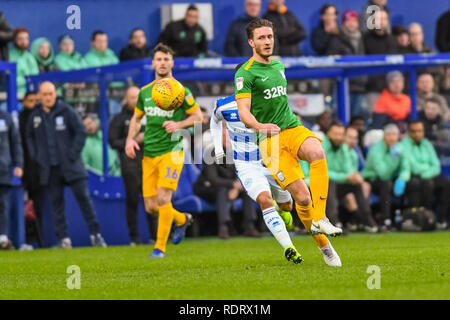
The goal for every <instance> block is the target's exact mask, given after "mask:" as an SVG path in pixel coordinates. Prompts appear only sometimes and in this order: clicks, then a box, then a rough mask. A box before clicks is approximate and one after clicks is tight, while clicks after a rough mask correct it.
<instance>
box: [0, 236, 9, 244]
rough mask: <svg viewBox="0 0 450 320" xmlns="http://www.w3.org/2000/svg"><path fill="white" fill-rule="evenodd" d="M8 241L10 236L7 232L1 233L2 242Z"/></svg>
mask: <svg viewBox="0 0 450 320" xmlns="http://www.w3.org/2000/svg"><path fill="white" fill-rule="evenodd" d="M6 241H8V236H7V235H6V234H0V243H2V242H6Z"/></svg>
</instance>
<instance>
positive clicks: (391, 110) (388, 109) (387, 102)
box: [372, 71, 411, 132]
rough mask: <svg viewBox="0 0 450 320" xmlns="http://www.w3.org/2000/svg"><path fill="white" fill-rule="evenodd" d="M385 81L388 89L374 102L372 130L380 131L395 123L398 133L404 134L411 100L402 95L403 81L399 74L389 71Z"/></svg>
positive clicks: (401, 75)
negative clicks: (398, 129)
mask: <svg viewBox="0 0 450 320" xmlns="http://www.w3.org/2000/svg"><path fill="white" fill-rule="evenodd" d="M386 80H387V83H388V88H387V89H385V90H383V92H382V94H381V96H380V98H379V99H378V100H377V101H376V102H375V106H374V114H373V122H372V128H373V129H381V128H382V127H384V126H385V125H386V124H388V123H396V124H397V126H398V127H399V128H400V131H401V132H405V131H406V122H407V121H408V120H409V116H410V113H411V99H410V98H409V96H407V95H406V94H404V93H403V89H404V88H405V79H404V77H403V74H402V73H401V72H399V71H391V72H389V73H388V74H387V76H386Z"/></svg>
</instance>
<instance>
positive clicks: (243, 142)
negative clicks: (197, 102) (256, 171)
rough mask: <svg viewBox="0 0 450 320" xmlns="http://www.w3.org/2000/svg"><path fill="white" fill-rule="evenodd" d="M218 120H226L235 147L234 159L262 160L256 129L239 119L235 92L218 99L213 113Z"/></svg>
mask: <svg viewBox="0 0 450 320" xmlns="http://www.w3.org/2000/svg"><path fill="white" fill-rule="evenodd" d="M212 117H214V118H215V119H214V120H216V122H220V121H221V120H225V121H226V123H227V129H228V134H229V136H230V140H231V145H232V147H233V159H234V160H238V161H258V162H260V161H261V155H260V153H259V149H258V145H257V144H256V135H255V131H254V130H253V129H251V128H247V127H246V126H245V124H244V123H242V122H241V120H240V119H239V113H238V107H237V102H236V100H235V99H234V94H233V95H231V96H229V97H226V98H221V99H218V100H217V101H216V106H215V108H214V112H213V114H212Z"/></svg>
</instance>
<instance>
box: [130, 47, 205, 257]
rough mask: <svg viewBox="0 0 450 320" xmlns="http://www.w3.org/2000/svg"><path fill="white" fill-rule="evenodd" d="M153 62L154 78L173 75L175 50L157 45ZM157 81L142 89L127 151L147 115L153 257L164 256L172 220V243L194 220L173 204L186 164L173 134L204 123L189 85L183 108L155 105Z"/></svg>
mask: <svg viewBox="0 0 450 320" xmlns="http://www.w3.org/2000/svg"><path fill="white" fill-rule="evenodd" d="M152 65H153V68H154V69H155V81H157V80H159V79H162V78H167V77H169V78H172V68H173V65H174V61H173V51H172V49H170V47H168V46H166V45H163V44H158V45H157V46H156V47H155V49H154V56H153V61H152ZM155 81H153V82H152V83H150V84H148V85H146V86H144V87H142V88H141V90H140V92H139V98H138V102H137V105H136V108H135V112H134V115H133V118H132V119H131V121H130V128H129V131H128V137H127V142H126V146H125V152H126V154H127V156H128V157H130V158H135V157H136V153H135V150H136V149H138V150H139V145H138V142H137V141H136V140H135V139H136V137H137V136H138V133H139V130H140V127H141V120H142V118H143V117H144V115H145V116H146V125H145V133H144V158H143V160H142V190H143V197H144V202H145V209H146V211H147V213H149V214H155V215H158V216H159V218H158V232H157V235H156V244H155V248H154V250H153V252H152V254H151V255H150V257H151V258H155V257H156V258H162V257H164V256H165V252H166V243H167V239H168V238H169V234H170V229H171V227H172V223H173V222H175V225H176V228H175V230H174V234H173V239H172V242H173V243H174V244H178V243H179V242H180V241H181V240H182V239H183V237H184V234H185V231H186V227H187V226H188V225H189V224H190V222H191V220H192V216H191V215H190V214H189V213H181V212H178V211H177V210H175V209H174V208H173V207H172V202H171V201H172V194H173V192H174V191H175V190H176V189H177V185H178V179H179V178H180V173H181V170H182V168H183V164H184V154H183V151H180V150H182V141H181V136H180V137H179V138H178V139H175V140H173V139H172V134H173V133H174V132H175V131H177V130H178V129H182V128H188V127H191V126H193V125H194V122H196V121H199V122H201V121H202V113H201V111H200V108H199V106H198V104H197V103H196V102H195V99H194V97H193V96H192V93H191V92H190V90H189V89H188V88H185V100H184V102H183V105H182V106H181V107H180V108H178V109H176V110H171V111H167V110H163V109H161V108H159V107H158V106H156V104H155V103H154V102H153V100H152V88H153V85H154V83H155ZM186 115H187V117H186Z"/></svg>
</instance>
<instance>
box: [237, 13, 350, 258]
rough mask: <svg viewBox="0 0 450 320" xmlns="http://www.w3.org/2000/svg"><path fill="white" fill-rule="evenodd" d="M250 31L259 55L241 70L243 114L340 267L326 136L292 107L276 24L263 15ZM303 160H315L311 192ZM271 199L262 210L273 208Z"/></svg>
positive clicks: (274, 169)
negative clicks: (277, 55) (330, 212)
mask: <svg viewBox="0 0 450 320" xmlns="http://www.w3.org/2000/svg"><path fill="white" fill-rule="evenodd" d="M246 31H247V37H248V43H249V45H250V46H251V47H252V48H253V56H252V57H251V58H250V59H249V60H248V61H247V62H246V63H244V64H242V66H241V67H240V68H239V69H238V70H237V72H236V74H235V89H236V91H235V94H236V101H237V104H238V110H239V117H240V119H241V121H242V122H243V123H245V125H246V126H247V127H250V128H252V129H254V130H255V131H256V134H257V138H258V143H259V149H260V152H261V156H262V158H263V161H264V164H265V165H266V166H267V168H268V169H269V171H270V173H271V174H272V176H273V178H274V179H275V181H277V183H278V184H279V185H280V186H281V187H282V188H283V189H284V190H288V191H289V192H290V193H291V195H292V197H293V198H294V199H295V202H296V209H297V214H298V216H299V218H300V219H301V221H302V222H303V224H304V225H305V227H306V229H307V230H308V231H309V232H311V233H312V235H313V237H314V239H315V241H316V243H317V245H318V247H319V248H320V250H321V251H322V254H323V256H324V259H325V262H326V263H327V264H328V265H331V266H340V265H341V261H340V258H339V256H338V255H337V253H336V251H335V250H334V249H333V247H332V246H331V243H330V242H329V240H328V239H327V237H326V235H332V236H335V235H337V234H340V233H342V229H341V228H337V227H335V226H333V225H332V224H331V223H330V221H329V220H328V219H327V218H326V215H325V207H326V201H327V196H328V183H329V180H328V171H327V164H326V159H325V153H324V151H323V149H322V146H321V144H320V142H321V141H320V139H319V138H318V137H317V136H316V135H315V134H314V133H312V132H311V131H309V130H308V129H307V128H305V127H304V126H302V125H301V122H300V121H299V120H298V119H297V117H296V116H295V114H294V113H293V112H292V110H291V108H290V107H289V102H288V96H287V93H286V86H287V81H286V76H285V73H284V71H285V69H284V65H283V64H282V63H281V62H280V61H277V60H274V59H272V53H273V47H274V25H273V23H272V22H270V21H268V20H265V19H259V18H257V19H254V20H252V21H251V22H250V23H249V24H248V25H247V28H246ZM299 159H301V160H306V161H308V162H309V163H310V189H311V193H310V191H309V189H308V186H307V185H306V183H305V181H304V175H303V172H302V170H301V167H300V163H299V161H298V160H299ZM269 200H270V199H268V200H267V203H266V204H265V205H264V208H261V209H263V210H265V209H267V208H270V207H273V203H272V201H269ZM258 202H259V203H261V202H260V201H258Z"/></svg>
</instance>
